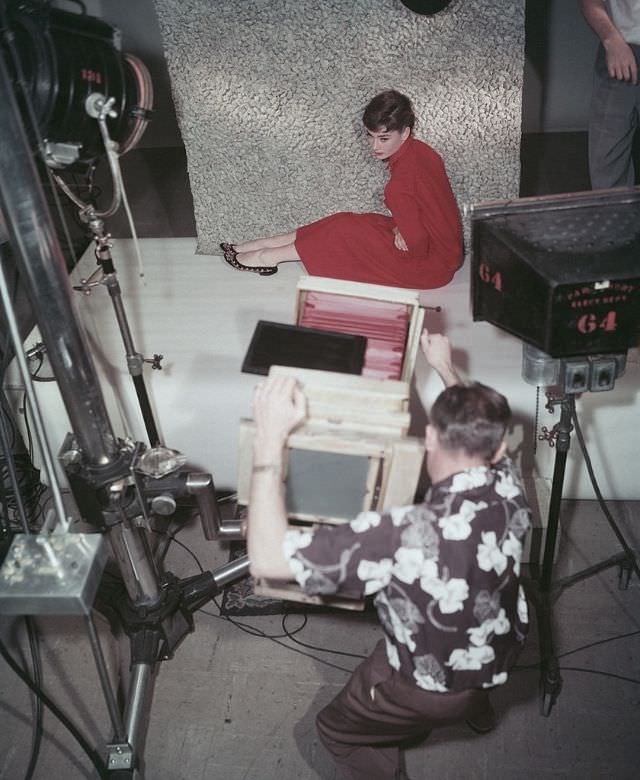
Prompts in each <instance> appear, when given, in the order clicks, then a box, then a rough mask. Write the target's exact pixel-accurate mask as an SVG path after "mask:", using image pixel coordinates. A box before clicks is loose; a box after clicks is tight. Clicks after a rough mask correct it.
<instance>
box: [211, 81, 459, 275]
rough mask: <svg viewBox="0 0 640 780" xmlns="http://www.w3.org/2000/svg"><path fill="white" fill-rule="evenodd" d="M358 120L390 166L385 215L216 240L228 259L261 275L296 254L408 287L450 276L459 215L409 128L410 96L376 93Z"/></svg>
mask: <svg viewBox="0 0 640 780" xmlns="http://www.w3.org/2000/svg"><path fill="white" fill-rule="evenodd" d="M362 120H363V123H364V125H365V128H366V131H367V136H368V139H369V143H370V145H371V151H372V154H373V156H374V157H376V158H377V159H378V160H385V161H386V163H387V165H388V166H389V172H390V177H389V181H388V182H387V185H386V187H385V190H384V199H385V204H386V206H387V208H388V209H389V211H390V212H391V216H386V215H384V214H371V213H365V214H357V213H353V212H340V213H338V214H332V215H331V216H329V217H324V218H323V219H319V220H318V221H317V222H312V223H311V224H309V225H304V226H303V227H300V228H298V229H297V230H296V231H294V232H292V233H285V234H284V235H279V236H272V237H270V238H260V239H257V240H255V241H246V242H244V243H242V244H237V245H233V244H221V245H220V246H221V247H222V249H223V252H224V257H225V260H226V261H227V262H228V263H229V264H230V265H232V266H233V267H234V268H237V269H238V270H242V271H254V272H255V273H259V274H261V275H264V276H266V275H270V274H274V273H276V271H277V270H278V268H277V266H278V263H280V262H285V261H291V260H300V261H301V262H302V263H303V264H304V267H305V269H306V271H307V273H309V274H313V275H314V276H329V277H332V278H334V279H349V280H351V281H357V282H370V283H373V284H385V285H390V286H394V287H409V288H414V289H431V288H434V287H442V286H443V285H445V284H447V283H448V282H450V281H451V279H452V278H453V275H454V273H455V272H456V270H457V269H458V268H459V267H460V266H461V264H462V260H463V249H462V226H461V223H460V214H459V211H458V207H457V205H456V201H455V198H454V195H453V192H452V190H451V185H450V184H449V179H448V178H447V173H446V171H445V167H444V164H443V162H442V159H441V158H440V155H438V153H437V152H435V151H434V150H433V149H432V148H431V147H430V146H428V145H427V144H425V143H423V142H422V141H419V140H418V139H417V138H414V137H413V135H412V133H413V127H414V124H415V115H414V112H413V107H412V105H411V101H410V100H409V98H407V97H406V96H405V95H402V94H401V93H400V92H396V91H395V90H388V91H386V92H382V93H380V94H379V95H376V97H374V98H373V100H371V102H370V103H369V104H368V105H367V107H366V109H365V111H364V115H363V117H362Z"/></svg>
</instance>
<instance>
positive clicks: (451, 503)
mask: <svg viewBox="0 0 640 780" xmlns="http://www.w3.org/2000/svg"><path fill="white" fill-rule="evenodd" d="M529 525H530V511H529V507H528V505H527V502H526V499H525V497H524V494H523V491H522V486H521V484H520V481H519V479H518V477H517V475H516V472H515V470H514V467H513V465H512V463H511V461H510V460H509V459H507V458H505V459H503V460H501V461H500V462H499V463H498V464H496V465H494V466H492V467H485V466H481V467H476V468H470V469H467V470H465V471H461V472H459V473H457V474H454V475H453V476H451V477H449V478H448V479H446V480H443V481H442V482H439V483H437V484H435V485H433V486H432V487H431V488H430V490H429V492H428V494H427V496H426V498H425V501H424V503H423V504H420V505H417V506H407V507H402V508H398V509H392V510H390V511H389V512H385V513H383V514H379V513H378V512H363V513H361V514H360V515H358V517H356V518H355V519H354V520H352V521H351V522H349V523H346V524H344V525H340V526H328V525H322V526H317V527H316V528H315V529H313V530H297V529H296V530H289V531H288V532H287V534H286V537H285V541H284V552H285V555H286V557H287V559H288V561H289V564H290V566H291V569H292V571H293V573H294V576H295V578H296V580H297V581H298V582H299V584H300V585H301V586H302V588H303V589H304V590H305V592H307V593H309V594H335V593H339V594H340V595H342V596H348V597H353V598H362V597H363V596H367V595H370V594H374V593H375V594H377V595H376V598H375V605H376V608H377V611H378V617H379V619H380V622H381V623H382V627H383V629H384V632H385V638H386V647H387V658H388V660H389V663H390V665H391V666H392V667H393V668H394V669H396V670H397V671H399V672H400V673H401V674H403V675H405V676H406V677H408V678H411V679H413V680H414V682H415V683H416V684H417V685H418V686H419V687H420V688H424V689H425V690H428V691H438V692H445V691H458V690H463V689H466V688H474V687H483V688H488V687H491V686H494V685H499V684H501V683H504V682H505V681H506V679H507V674H508V671H509V669H510V668H511V667H512V665H513V664H514V662H515V659H516V657H517V655H518V653H519V651H520V648H521V646H522V643H523V641H524V638H525V635H526V632H527V628H528V612H527V602H526V600H525V596H524V592H523V589H522V586H521V585H520V581H519V575H520V559H521V555H522V545H523V539H524V536H525V534H526V532H527V530H528V528H529Z"/></svg>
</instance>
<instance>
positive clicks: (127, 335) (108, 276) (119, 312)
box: [54, 93, 163, 447]
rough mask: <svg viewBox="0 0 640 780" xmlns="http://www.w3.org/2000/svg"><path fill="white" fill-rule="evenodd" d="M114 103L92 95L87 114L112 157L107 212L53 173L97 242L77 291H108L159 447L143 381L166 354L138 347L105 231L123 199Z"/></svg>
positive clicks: (142, 406)
mask: <svg viewBox="0 0 640 780" xmlns="http://www.w3.org/2000/svg"><path fill="white" fill-rule="evenodd" d="M113 103H114V100H113V98H109V99H106V98H105V97H104V96H103V95H100V94H99V93H94V94H92V95H90V96H89V98H88V99H87V102H86V111H87V113H88V114H89V116H91V117H93V118H94V119H96V120H97V122H98V125H99V127H100V133H101V135H102V140H103V142H104V147H105V151H106V153H107V158H108V160H109V167H110V169H111V175H112V180H113V198H112V201H111V204H110V206H109V207H108V208H107V209H106V210H105V211H103V212H98V211H96V209H95V207H94V206H92V205H91V204H87V203H83V202H82V201H81V200H80V199H79V198H78V197H77V196H76V195H75V194H74V193H73V192H72V191H71V190H70V189H69V187H67V185H66V184H65V182H64V181H63V180H62V179H61V178H60V177H59V176H54V179H55V182H56V184H57V185H58V187H60V189H61V190H62V191H63V192H64V194H65V195H66V196H67V197H68V198H69V199H70V200H71V201H72V202H73V203H75V205H76V206H78V208H79V209H80V219H81V220H82V221H83V222H85V223H86V224H87V225H88V226H89V228H90V230H91V233H92V235H93V240H94V243H95V257H96V260H97V263H98V269H97V270H96V272H95V273H94V274H92V275H91V277H89V279H81V280H80V284H79V285H77V286H75V287H74V290H78V291H80V292H83V293H84V294H85V295H90V294H91V290H92V288H94V287H97V286H98V285H104V286H105V287H106V288H107V290H108V291H109V296H110V297H111V302H112V303H113V309H114V313H115V315H116V320H117V322H118V328H119V330H120V335H121V336H122V341H123V343H124V348H125V352H126V357H127V368H128V369H129V373H130V375H131V378H132V379H133V385H134V387H135V391H136V395H137V398H138V404H139V406H140V411H141V413H142V418H143V420H144V425H145V429H146V431H147V437H148V439H149V443H150V444H151V446H152V447H156V446H158V445H159V444H161V439H160V435H159V433H158V427H157V425H156V421H155V418H154V415H153V410H152V408H151V403H150V401H149V395H148V393H147V387H146V385H145V381H144V375H143V366H144V364H145V363H150V364H151V368H153V369H158V370H161V369H162V365H161V361H162V358H163V355H158V354H154V356H153V358H151V359H147V358H145V357H144V356H143V355H141V354H140V353H139V352H138V351H137V349H136V348H135V344H134V341H133V336H132V335H131V329H130V328H129V322H128V320H127V315H126V312H125V308H124V304H123V302H122V294H121V290H120V283H119V282H118V276H117V273H116V268H115V265H114V263H113V258H112V256H111V247H112V243H111V236H110V235H109V234H108V233H106V232H105V229H104V218H105V217H110V216H112V215H113V214H115V212H116V211H117V210H118V208H119V207H120V203H121V201H122V183H121V174H120V168H119V162H118V145H117V144H116V143H115V142H114V141H113V140H112V139H111V138H110V137H109V131H108V128H107V117H109V116H115V112H114V111H113ZM96 277H98V278H96Z"/></svg>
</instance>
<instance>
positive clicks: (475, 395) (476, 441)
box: [429, 382, 511, 460]
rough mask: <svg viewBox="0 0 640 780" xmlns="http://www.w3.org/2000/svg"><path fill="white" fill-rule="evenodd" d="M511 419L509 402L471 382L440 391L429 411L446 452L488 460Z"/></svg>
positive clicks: (498, 444)
mask: <svg viewBox="0 0 640 780" xmlns="http://www.w3.org/2000/svg"><path fill="white" fill-rule="evenodd" d="M510 417H511V409H510V408H509V402H508V401H507V399H506V398H505V397H504V396H503V395H502V394H501V393H498V392H497V390H493V388H491V387H487V386H486V385H483V384H480V382H474V383H473V384H470V385H454V386H453V387H448V388H447V389H446V390H443V392H442V393H440V395H439V396H438V397H437V398H436V401H435V403H434V404H433V406H432V407H431V414H430V419H429V422H430V423H431V425H433V426H434V427H435V429H436V430H437V432H438V438H439V440H440V444H441V445H442V446H443V447H445V448H446V449H449V450H464V451H465V452H466V453H467V454H469V455H481V456H482V457H484V458H486V459H487V460H490V459H491V458H492V457H493V456H494V455H495V453H496V451H497V449H498V447H500V444H501V443H502V440H503V439H504V435H505V433H506V431H507V425H508V423H509V419H510Z"/></svg>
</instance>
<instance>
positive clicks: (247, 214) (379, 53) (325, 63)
mask: <svg viewBox="0 0 640 780" xmlns="http://www.w3.org/2000/svg"><path fill="white" fill-rule="evenodd" d="M155 6H156V10H157V13H158V18H159V24H160V30H161V33H162V37H163V42H164V48H165V54H166V57H167V61H168V65H169V73H170V76H171V80H172V88H173V97H174V101H175V104H176V111H177V114H178V121H179V124H180V129H181V133H182V136H183V139H184V143H185V147H186V150H187V157H188V164H189V177H190V181H191V189H192V192H193V198H194V206H195V216H196V223H197V229H198V251H199V252H200V253H202V254H215V253H217V252H218V251H219V250H218V244H219V242H220V241H240V240H243V239H248V238H252V237H255V236H258V235H263V234H269V233H277V232H283V231H288V230H292V229H294V228H295V227H297V226H298V225H300V224H304V223H307V222H310V221H312V220H314V219H317V218H319V217H322V216H325V215H326V214H329V213H333V212H336V211H366V210H378V211H380V210H383V208H384V207H383V203H382V190H383V186H384V167H383V166H381V165H380V163H379V162H376V161H375V160H373V159H370V158H369V157H368V155H367V149H366V141H365V139H364V135H363V134H362V132H361V122H360V117H361V115H362V110H363V108H364V106H365V105H366V103H367V102H368V100H369V99H370V98H371V97H373V95H375V94H376V93H377V92H380V91H381V90H383V89H387V88H396V89H398V90H400V91H403V92H405V93H406V94H407V95H409V96H410V97H411V98H412V100H413V101H414V104H415V107H416V112H417V115H418V120H419V121H418V126H417V128H416V135H417V136H418V137H420V138H422V139H424V140H426V141H427V142H428V143H430V144H431V145H432V146H433V147H434V148H435V149H437V150H438V151H439V152H440V153H441V154H442V156H443V158H444V160H445V163H446V165H447V169H448V172H449V175H450V178H451V181H452V185H453V188H454V191H455V193H456V195H457V198H458V201H459V203H460V205H461V206H462V205H463V204H466V203H473V202H479V201H483V200H488V199H494V198H507V197H513V196H516V195H517V194H518V185H519V149H520V128H521V110H522V78H523V65H524V18H525V14H524V6H525V3H524V0H494V2H492V3H485V2H483V0H453V2H452V3H451V5H450V6H449V7H448V8H447V9H446V10H444V11H442V12H440V13H439V14H436V15H435V16H421V15H418V14H415V13H413V12H412V11H410V10H408V9H407V8H406V7H405V6H404V5H403V4H402V3H401V2H400V1H399V0H326V1H325V2H321V3H319V2H315V1H312V0H243V1H242V2H238V0H217V2H215V3H211V2H210V0H186V1H185V2H182V3H176V2H173V0H155Z"/></svg>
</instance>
